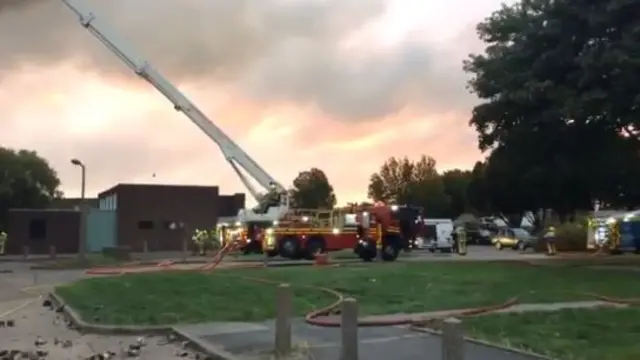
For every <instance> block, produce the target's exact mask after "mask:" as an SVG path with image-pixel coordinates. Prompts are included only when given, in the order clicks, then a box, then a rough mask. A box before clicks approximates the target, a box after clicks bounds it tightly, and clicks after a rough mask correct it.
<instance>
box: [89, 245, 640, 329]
mask: <svg viewBox="0 0 640 360" xmlns="http://www.w3.org/2000/svg"><path fill="white" fill-rule="evenodd" d="M234 249H235V246H234V244H228V245H225V246H224V247H222V248H221V249H220V250H219V251H218V252H217V253H216V254H215V255H214V256H213V258H212V260H211V261H209V262H207V263H206V264H203V265H201V266H199V267H197V268H195V269H175V268H173V266H174V265H175V264H176V262H175V261H163V262H161V263H159V264H158V265H157V267H156V268H155V269H154V270H153V271H162V272H167V271H194V270H195V271H213V270H215V269H216V267H217V266H218V265H219V264H220V263H221V262H222V260H223V258H224V257H225V256H226V255H227V254H228V253H230V252H231V251H233V250H234ZM525 263H527V264H528V265H531V266H539V264H535V263H533V262H530V261H527V262H525ZM262 267H263V266H262V265H257V264H255V265H252V266H249V267H248V268H262ZM127 269H131V267H121V268H111V269H107V268H95V269H90V270H89V271H87V273H88V274H93V275H123V274H126V273H128V272H134V271H127ZM225 276H232V277H235V278H238V279H241V280H246V281H251V282H256V283H263V284H273V285H278V284H280V282H279V281H276V280H270V279H265V278H261V277H252V276H238V275H228V274H225ZM293 286H295V287H299V288H307V289H312V290H319V291H322V292H325V293H327V294H331V295H332V296H334V297H335V298H336V300H335V301H334V302H333V303H331V304H329V305H327V306H325V307H322V308H320V309H317V310H314V311H311V312H309V313H307V314H306V315H305V317H304V319H305V322H307V323H308V324H310V325H314V326H319V327H340V325H341V324H340V320H339V319H333V318H331V317H330V316H331V315H335V314H339V312H340V308H341V305H342V302H343V301H344V299H345V296H344V294H343V293H341V292H339V291H337V290H334V289H330V288H326V287H318V286H309V285H295V284H293ZM581 295H584V296H587V297H590V298H593V299H597V300H600V301H603V302H606V303H611V304H617V305H629V306H631V305H640V298H636V299H624V298H614V297H609V296H604V295H600V294H595V293H582V294H581ZM518 303H519V301H518V298H517V297H513V298H511V299H509V300H507V301H505V302H504V303H502V304H497V305H488V306H482V307H475V308H470V309H463V310H451V311H446V317H459V318H462V317H470V316H477V315H483V314H489V313H493V312H496V311H500V310H506V309H508V308H510V307H513V306H515V305H517V304H518ZM442 319H443V317H442V316H434V317H422V318H416V317H415V316H411V315H407V316H398V317H391V318H386V319H375V318H369V319H367V318H363V319H361V320H360V321H359V322H358V325H359V326H361V327H372V326H399V325H407V326H411V328H412V329H415V330H418V331H419V330H420V329H421V328H423V327H429V326H431V325H433V324H434V322H437V321H438V320H442Z"/></svg>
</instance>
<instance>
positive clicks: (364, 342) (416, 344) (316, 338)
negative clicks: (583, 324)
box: [179, 301, 624, 360]
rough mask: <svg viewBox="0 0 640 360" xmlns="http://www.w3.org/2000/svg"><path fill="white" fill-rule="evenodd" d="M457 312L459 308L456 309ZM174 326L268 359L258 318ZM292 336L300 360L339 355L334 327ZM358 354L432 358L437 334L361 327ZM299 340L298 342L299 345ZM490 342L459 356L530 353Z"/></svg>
mask: <svg viewBox="0 0 640 360" xmlns="http://www.w3.org/2000/svg"><path fill="white" fill-rule="evenodd" d="M601 307H624V305H616V304H611V303H606V302H602V301H577V302H566V303H539V304H519V305H515V306H513V307H511V308H508V309H504V310H501V311H500V312H528V311H557V310H562V309H595V308H601ZM457 311H458V312H459V310H457ZM452 312H453V311H436V312H430V313H424V314H394V315H381V316H375V317H368V319H371V318H375V319H377V320H398V319H407V318H409V319H414V320H421V319H425V318H434V317H447V316H449V315H451V314H452ZM179 329H180V331H182V332H183V333H187V334H189V335H191V336H193V337H197V338H200V339H201V340H203V341H205V342H207V343H209V344H211V345H212V346H214V347H218V348H222V349H223V350H224V351H225V352H228V353H230V354H233V355H235V356H237V357H238V358H240V359H259V360H262V359H270V357H269V354H268V353H269V349H272V348H273V342H274V333H275V331H274V329H275V324H274V322H273V321H272V320H271V321H266V322H261V323H210V324H198V325H189V326H180V327H179ZM293 334H294V342H295V343H296V344H299V346H302V347H303V348H304V352H305V353H306V355H303V356H301V357H300V360H304V359H314V360H334V359H337V358H339V350H340V329H334V328H320V327H316V326H311V325H308V324H306V323H305V322H304V321H303V320H302V319H296V320H295V321H294V323H293ZM359 337H360V351H361V358H363V359H371V360H378V359H379V360H386V359H390V358H393V359H395V360H415V359H437V358H439V357H440V353H441V339H440V337H439V336H437V335H432V334H425V333H419V332H415V331H412V330H410V329H409V328H408V327H406V326H385V327H364V328H360V330H359ZM300 344H302V345H300ZM536 358H537V357H535V356H531V355H523V354H519V353H514V352H510V351H506V350H501V349H497V348H494V347H489V346H484V345H479V344H475V343H469V344H468V354H467V358H466V359H465V360H525V359H529V360H530V359H536Z"/></svg>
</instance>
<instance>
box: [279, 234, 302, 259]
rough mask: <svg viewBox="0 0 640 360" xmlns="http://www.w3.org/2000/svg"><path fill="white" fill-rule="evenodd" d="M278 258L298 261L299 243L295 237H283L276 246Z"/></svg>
mask: <svg viewBox="0 0 640 360" xmlns="http://www.w3.org/2000/svg"><path fill="white" fill-rule="evenodd" d="M278 250H279V253H280V256H282V257H283V258H285V259H298V258H299V257H300V241H299V240H298V238H297V237H295V236H285V237H284V238H282V240H280V243H279V244H278Z"/></svg>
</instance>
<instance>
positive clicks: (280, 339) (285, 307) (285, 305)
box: [275, 284, 293, 358]
mask: <svg viewBox="0 0 640 360" xmlns="http://www.w3.org/2000/svg"><path fill="white" fill-rule="evenodd" d="M292 300H293V292H292V291H291V286H289V284H280V285H279V286H278V293H277V297H276V301H277V303H276V339H275V353H276V358H284V357H287V356H288V355H289V353H290V352H291V317H292V316H293V309H292V307H293V301H292Z"/></svg>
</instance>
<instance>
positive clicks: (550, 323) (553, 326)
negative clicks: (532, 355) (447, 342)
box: [465, 307, 640, 360]
mask: <svg viewBox="0 0 640 360" xmlns="http://www.w3.org/2000/svg"><path fill="white" fill-rule="evenodd" d="M465 326H466V328H467V331H468V332H469V335H470V336H472V337H475V338H479V339H485V340H489V341H491V342H495V343H501V344H503V345H508V346H511V347H516V348H524V349H528V350H532V351H534V352H537V353H539V354H543V355H548V356H550V357H553V358H557V359H562V360H635V359H640V341H638V339H640V308H635V307H634V308H628V309H600V310H563V311H557V312H553V313H549V312H545V313H523V314H499V315H488V316H479V317H475V318H470V319H465Z"/></svg>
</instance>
